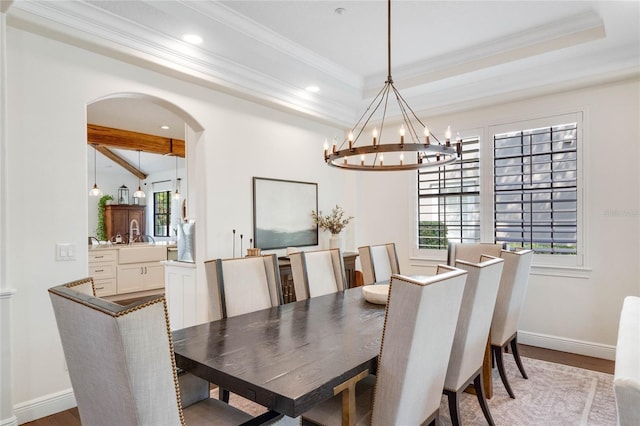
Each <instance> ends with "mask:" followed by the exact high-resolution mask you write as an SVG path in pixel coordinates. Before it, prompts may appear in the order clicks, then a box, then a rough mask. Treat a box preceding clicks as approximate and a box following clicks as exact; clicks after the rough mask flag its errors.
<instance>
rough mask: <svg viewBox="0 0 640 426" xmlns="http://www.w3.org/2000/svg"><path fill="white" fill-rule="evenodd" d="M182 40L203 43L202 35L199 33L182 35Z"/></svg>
mask: <svg viewBox="0 0 640 426" xmlns="http://www.w3.org/2000/svg"><path fill="white" fill-rule="evenodd" d="M182 40H184V41H186V42H187V43H191V44H200V43H202V37H200V36H199V35H197V34H185V35H183V36H182Z"/></svg>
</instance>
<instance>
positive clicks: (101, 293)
mask: <svg viewBox="0 0 640 426" xmlns="http://www.w3.org/2000/svg"><path fill="white" fill-rule="evenodd" d="M117 263H118V249H116V248H113V249H100V250H91V251H90V252H89V276H90V277H92V278H93V285H94V288H95V290H96V296H98V297H105V296H111V295H114V294H116V292H117V286H116V276H117V274H116V268H117Z"/></svg>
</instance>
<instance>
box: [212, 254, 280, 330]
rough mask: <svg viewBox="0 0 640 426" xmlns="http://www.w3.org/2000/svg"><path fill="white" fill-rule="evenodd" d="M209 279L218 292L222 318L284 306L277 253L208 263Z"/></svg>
mask: <svg viewBox="0 0 640 426" xmlns="http://www.w3.org/2000/svg"><path fill="white" fill-rule="evenodd" d="M204 263H205V270H206V273H207V280H213V281H214V284H215V287H217V288H218V291H219V301H220V311H221V314H222V317H223V318H229V317H234V316H237V315H242V314H246V313H248V312H255V311H258V310H260V309H266V308H271V307H273V306H278V305H281V304H282V302H283V299H282V287H281V285H280V271H279V267H278V258H277V257H276V255H275V254H268V255H264V256H252V257H241V258H234V259H215V260H207V261H205V262H204Z"/></svg>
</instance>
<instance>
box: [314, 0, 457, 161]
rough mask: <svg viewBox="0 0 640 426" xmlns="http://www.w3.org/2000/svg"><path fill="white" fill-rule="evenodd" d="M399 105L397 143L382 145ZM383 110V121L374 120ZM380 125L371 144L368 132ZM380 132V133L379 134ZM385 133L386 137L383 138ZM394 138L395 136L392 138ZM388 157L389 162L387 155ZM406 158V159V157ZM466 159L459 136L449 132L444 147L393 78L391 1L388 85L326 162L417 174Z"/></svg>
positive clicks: (326, 148)
mask: <svg viewBox="0 0 640 426" xmlns="http://www.w3.org/2000/svg"><path fill="white" fill-rule="evenodd" d="M389 98H391V100H392V101H393V99H395V101H396V102H397V104H398V109H399V111H400V114H401V116H402V124H401V125H400V128H399V129H398V133H396V135H397V136H395V137H396V141H395V142H389V143H382V138H383V135H384V136H385V137H388V136H387V135H389V134H390V133H391V132H390V131H389V127H390V126H389V125H387V126H385V122H384V120H385V118H386V115H387V110H388V108H389V101H390V99H389ZM380 108H382V110H381V114H382V116H381V118H380V119H377V118H373V117H374V115H375V114H376V112H378V111H379V110H380ZM376 122H377V123H378V126H376V127H374V129H373V131H372V132H371V138H370V139H369V140H368V141H367V140H365V139H367V137H366V135H365V134H364V133H365V129H366V128H370V127H371V125H373V124H375V123H376ZM378 128H379V129H380V130H378ZM383 131H386V133H384V134H383ZM392 137H393V136H392ZM385 154H387V159H385V157H384V155H385ZM405 154H406V157H405ZM461 155H462V141H461V139H460V137H459V136H458V137H457V138H456V141H455V142H454V143H452V142H451V128H449V127H448V128H447V130H446V132H445V141H444V143H442V142H441V141H440V140H439V139H438V138H437V137H436V136H435V135H434V134H433V133H431V131H430V130H429V128H428V127H427V126H426V125H425V124H424V123H423V122H422V121H420V119H419V118H418V116H417V115H416V114H415V112H414V111H413V109H411V107H410V106H409V104H408V103H407V101H405V99H404V98H403V97H402V95H401V94H400V92H399V91H398V89H396V87H395V85H394V84H393V79H392V78H391V0H388V1H387V81H385V82H384V86H383V87H382V89H380V91H379V92H378V94H377V95H376V96H375V98H374V99H373V100H372V101H371V103H370V104H369V106H368V107H367V109H366V110H365V112H364V113H363V114H362V116H361V117H360V119H359V120H358V122H357V123H356V124H355V125H354V126H353V128H352V129H351V131H350V132H349V134H348V135H347V137H346V138H345V139H344V140H343V142H342V143H341V144H340V146H338V145H337V142H336V141H335V139H334V141H333V144H332V147H331V149H330V150H329V146H328V143H327V142H325V145H324V161H325V162H326V163H327V164H328V165H330V166H333V167H338V168H341V169H349V170H364V171H396V170H417V169H422V168H427V167H438V166H444V165H447V164H450V163H453V162H455V161H456V160H458V158H460V157H461Z"/></svg>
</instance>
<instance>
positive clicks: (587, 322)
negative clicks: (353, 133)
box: [0, 28, 640, 421]
mask: <svg viewBox="0 0 640 426" xmlns="http://www.w3.org/2000/svg"><path fill="white" fill-rule="evenodd" d="M7 42H8V106H9V108H8V141H9V146H8V149H7V161H6V164H7V170H6V172H5V173H6V176H7V185H8V187H9V188H10V189H11V191H10V193H9V194H8V196H7V208H6V211H7V221H8V232H7V243H6V247H9V248H10V249H9V250H7V253H1V254H0V255H2V256H5V259H6V265H7V268H6V275H7V279H8V281H9V282H8V286H9V287H14V288H16V290H17V294H16V295H15V297H14V298H13V310H12V318H13V321H12V330H11V331H12V333H13V339H12V355H13V367H12V371H13V398H14V403H15V407H16V414H17V415H18V417H19V419H20V420H21V421H26V420H30V419H32V418H36V417H41V416H43V415H47V414H51V409H52V407H57V408H60V409H62V408H65V407H64V405H65V404H69V403H72V401H70V400H69V398H68V395H69V389H70V383H69V380H68V376H67V372H66V371H65V368H64V362H63V355H62V348H61V346H60V342H59V338H58V332H57V329H56V325H55V321H54V318H53V313H52V310H51V307H50V302H49V300H48V296H47V292H46V289H47V288H48V287H51V286H53V285H56V284H59V283H63V282H66V281H70V280H73V279H77V278H80V277H83V276H86V274H87V253H86V251H85V250H82V249H83V248H84V247H86V241H87V239H86V237H87V235H86V233H87V229H89V228H88V226H89V225H88V208H87V190H88V187H87V157H86V155H87V154H86V153H87V145H86V127H85V126H86V122H85V117H86V105H87V104H88V103H90V102H92V101H93V100H95V99H97V98H100V97H103V96H106V95H109V94H111V93H116V92H137V93H144V94H148V95H152V96H156V97H158V98H162V99H166V100H167V101H169V102H171V103H173V104H175V105H176V106H178V107H180V108H182V109H183V110H184V111H186V112H188V113H189V114H191V116H192V118H193V119H194V120H195V121H197V122H198V123H199V124H200V125H201V126H202V128H204V132H203V133H202V134H201V135H200V138H199V140H198V141H197V142H193V140H191V139H188V140H189V142H188V143H195V144H196V145H195V146H191V147H188V152H189V155H191V154H192V153H193V154H197V155H194V156H192V157H191V158H188V173H189V197H190V198H191V199H192V200H191V203H192V204H193V205H196V204H197V208H196V209H194V211H197V212H198V217H197V221H198V223H199V224H200V226H199V227H198V229H199V230H200V232H201V233H199V234H198V238H199V250H200V245H202V250H201V251H199V252H198V253H197V255H198V262H201V261H202V260H204V259H209V258H214V257H229V256H230V255H231V248H232V232H231V230H232V229H236V230H237V232H238V233H243V234H245V235H250V233H251V226H252V225H251V222H252V196H251V177H252V176H261V177H272V178H282V179H291V180H300V181H311V182H318V184H319V206H320V208H321V209H323V210H329V209H330V208H331V207H332V206H333V205H335V204H336V203H339V204H340V205H342V206H344V207H345V210H346V211H347V213H349V214H351V215H354V216H355V217H356V219H355V221H354V225H350V226H349V227H348V229H347V235H346V248H347V249H353V248H355V247H357V246H358V245H363V244H370V243H381V242H387V241H395V242H396V243H397V245H398V250H399V259H400V262H401V268H402V270H403V272H405V273H409V274H411V273H420V272H422V271H423V270H424V268H423V267H422V265H423V264H427V262H423V261H421V260H420V259H415V258H412V254H413V247H414V245H415V241H414V240H415V236H414V226H415V220H416V219H415V217H416V212H415V197H416V186H415V174H414V173H380V174H357V173H351V172H341V171H338V170H334V169H331V168H328V167H326V166H325V165H324V163H323V162H322V159H321V158H322V157H321V155H322V144H323V141H324V138H325V137H326V136H330V137H331V136H333V135H335V134H340V130H339V129H335V128H331V127H328V126H326V125H322V124H318V123H316V122H313V121H309V120H306V119H303V118H301V117H299V116H297V115H291V114H286V113H283V112H281V111H276V110H273V109H270V108H267V107H264V106H262V105H257V104H253V103H249V102H247V101H244V100H241V99H237V98H233V97H231V96H229V95H226V94H222V93H219V92H215V91H212V90H208V89H204V88H202V87H197V86H194V85H192V84H188V83H184V82H180V81H177V80H175V79H173V78H169V77H166V76H163V75H160V74H156V73H153V72H150V71H145V70H143V69H141V68H138V67H135V66H131V65H128V64H124V63H121V62H118V61H115V60H112V59H109V58H105V57H102V56H100V55H97V54H93V53H89V52H86V51H83V50H80V49H78V48H75V47H71V46H67V45H63V44H60V43H58V42H55V41H52V40H48V39H44V38H41V37H39V36H35V35H32V34H29V33H25V32H22V31H20V30H16V29H14V28H9V29H8V38H7ZM638 105H639V85H638V81H633V82H621V83H617V84H610V85H604V86H599V87H595V88H592V89H585V90H579V91H574V92H570V93H559V94H556V95H553V96H546V97H541V98H536V99H530V100H527V101H522V102H514V103H509V104H503V105H499V106H495V107H488V108H484V109H479V110H474V111H467V112H461V113H457V114H452V115H450V116H448V117H434V118H433V119H432V120H428V122H429V123H430V127H433V128H438V127H441V128H444V127H446V125H447V124H452V125H453V126H454V127H455V128H458V129H473V128H481V129H486V127H487V126H490V125H492V124H498V123H500V122H506V121H512V120H516V119H528V118H536V117H539V116H544V115H548V114H549V113H553V112H569V111H574V110H582V111H584V112H585V136H586V138H585V146H584V152H583V155H584V156H585V166H586V170H587V173H586V175H585V181H584V188H585V193H584V196H585V226H586V230H585V248H586V250H587V253H588V263H587V265H586V266H588V267H589V268H591V271H590V272H587V273H586V275H587V278H586V279H583V278H571V277H550V276H542V275H535V276H533V277H532V280H531V284H530V287H529V292H528V297H527V300H526V304H525V312H524V316H523V319H522V323H521V328H522V330H523V331H524V332H525V334H527V333H528V334H527V335H528V336H533V337H539V338H541V339H542V340H541V341H542V342H546V343H553V342H556V343H558V342H559V344H560V343H563V344H564V343H567V344H573V345H574V346H572V347H578V346H580V345H583V346H586V347H587V348H590V349H592V350H597V349H598V348H600V349H603V351H604V353H606V352H607V351H606V349H607V348H609V349H610V348H611V345H614V344H615V338H616V325H617V320H618V316H619V310H620V307H621V303H622V298H623V297H624V296H625V295H627V294H640V291H639V289H638V276H639V272H640V270H639V269H640V266H639V265H640V262H639V260H640V246H639V244H640V238H638V237H639V236H640V226H639V216H640V215H639V214H638V211H639V207H640V191H639V190H638V188H639V187H640V185H639V184H640V177H639V176H640V175H639V173H638V171H637V165H638V164H640V155H639V143H638V141H639V140H640V131H639V129H638V117H639V116H640V111H639V109H638V108H639V107H638ZM42 187H44V188H46V190H45V191H41V188H42ZM356 189H357V191H356ZM606 209H618V210H620V211H626V212H630V213H629V214H627V215H623V216H613V217H612V216H607V215H606V214H605V210H606ZM634 212H635V213H634ZM321 237H322V241H321V245H325V246H326V244H327V241H326V240H327V239H328V235H326V234H321ZM203 240H204V241H203ZM57 242H70V243H74V244H76V245H77V247H78V248H79V250H78V252H77V260H76V261H70V262H56V261H55V257H54V254H55V252H54V247H55V244H56V243H57ZM443 258H444V256H443ZM546 336H550V337H546ZM56 401H60V402H56ZM56 404H57V405H56Z"/></svg>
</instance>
